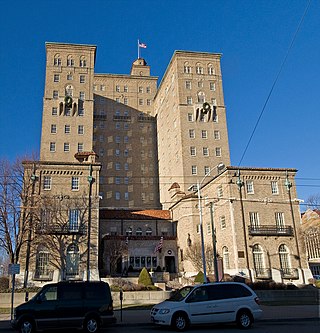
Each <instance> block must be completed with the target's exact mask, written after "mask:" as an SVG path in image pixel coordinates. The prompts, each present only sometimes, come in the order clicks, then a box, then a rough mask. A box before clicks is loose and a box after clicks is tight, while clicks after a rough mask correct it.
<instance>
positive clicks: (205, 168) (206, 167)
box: [204, 165, 210, 175]
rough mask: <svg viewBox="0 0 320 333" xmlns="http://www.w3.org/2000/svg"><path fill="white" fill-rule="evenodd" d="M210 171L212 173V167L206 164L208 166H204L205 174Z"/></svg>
mask: <svg viewBox="0 0 320 333" xmlns="http://www.w3.org/2000/svg"><path fill="white" fill-rule="evenodd" d="M209 173H210V167H209V166H207V165H206V166H205V167H204V174H205V175H208V174H209Z"/></svg>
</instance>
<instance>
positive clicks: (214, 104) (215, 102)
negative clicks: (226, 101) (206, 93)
mask: <svg viewBox="0 0 320 333" xmlns="http://www.w3.org/2000/svg"><path fill="white" fill-rule="evenodd" d="M211 103H212V105H213V106H217V100H216V98H211Z"/></svg>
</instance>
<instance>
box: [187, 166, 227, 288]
mask: <svg viewBox="0 0 320 333" xmlns="http://www.w3.org/2000/svg"><path fill="white" fill-rule="evenodd" d="M224 167H225V165H224V164H223V163H219V164H218V165H216V166H215V167H214V168H217V170H218V174H219V170H221V169H223V168H224ZM210 174H211V169H210V170H209V171H208V172H207V173H206V174H205V175H204V177H203V178H202V179H201V181H200V182H199V181H197V194H198V206H199V219H200V238H201V251H202V266H203V282H204V283H207V269H206V256H205V247H204V236H203V218H202V205H201V185H202V183H203V182H204V180H205V179H206V178H207V177H208V176H209V175H210ZM189 188H190V187H189ZM212 232H214V231H213V230H212ZM213 246H215V244H214V245H213ZM214 259H215V258H214Z"/></svg>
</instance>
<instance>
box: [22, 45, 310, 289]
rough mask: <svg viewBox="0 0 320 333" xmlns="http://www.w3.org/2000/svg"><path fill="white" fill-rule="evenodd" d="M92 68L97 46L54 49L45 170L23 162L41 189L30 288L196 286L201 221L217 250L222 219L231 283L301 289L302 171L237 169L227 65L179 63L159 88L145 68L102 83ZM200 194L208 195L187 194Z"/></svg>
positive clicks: (185, 59) (137, 64)
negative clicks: (183, 280)
mask: <svg viewBox="0 0 320 333" xmlns="http://www.w3.org/2000/svg"><path fill="white" fill-rule="evenodd" d="M95 56H96V46H94V45H79V44H63V43H46V79H45V89H44V101H43V117H42V134H41V151H40V161H37V162H26V163H25V171H26V179H31V178H32V179H33V181H32V182H33V183H32V198H33V199H32V200H31V201H32V202H33V203H32V205H31V209H32V214H31V216H32V218H31V219H30V220H29V223H30V224H31V226H32V230H33V232H32V233H31V234H30V235H29V236H30V237H29V241H30V242H27V244H29V246H26V248H25V249H24V251H23V253H24V254H25V255H24V257H25V258H24V259H25V260H23V261H24V262H23V263H22V270H24V271H25V273H24V278H25V280H29V281H33V283H36V282H37V281H50V280H60V279H96V278H98V277H99V275H100V277H101V276H104V275H106V274H124V273H127V272H128V271H138V270H139V269H140V268H141V267H143V266H146V267H147V268H150V269H152V270H154V269H155V270H158V271H162V272H166V273H168V274H171V278H172V277H174V276H177V274H180V273H182V272H184V273H183V274H185V275H192V274H194V273H195V272H196V271H197V270H196V268H195V265H194V264H193V263H192V262H191V261H190V260H189V262H188V260H186V258H185V255H186V252H187V251H188V248H189V249H190V248H191V247H192V244H195V242H196V241H197V240H199V234H198V232H199V220H200V219H201V222H202V221H203V223H200V224H201V227H203V228H204V229H205V232H204V245H205V246H209V247H210V246H211V248H213V247H212V244H213V243H212V235H213V233H212V230H213V229H212V226H209V220H210V219H209V217H210V216H212V215H213V216H214V219H215V220H216V221H219V225H220V226H223V225H225V228H222V227H221V228H220V229H218V228H217V234H216V240H217V242H216V245H217V249H218V254H219V255H220V257H221V258H222V262H223V269H224V271H225V272H228V273H230V274H238V273H243V274H247V275H248V276H249V277H250V278H251V279H252V280H253V279H266V278H267V279H271V278H272V279H275V280H277V281H278V280H279V281H283V280H286V281H291V280H295V281H298V282H299V283H303V281H304V280H305V278H306V277H305V276H306V274H308V273H307V272H306V269H307V267H306V259H305V253H304V250H303V247H301V246H302V245H301V240H300V236H299V230H298V229H299V224H300V214H299V206H298V204H297V202H296V199H295V198H296V194H295V185H294V176H295V173H296V170H294V169H288V170H285V169H266V168H234V167H231V166H230V152H229V143H228V133H227V121H226V110H225V104H224V98H223V89H222V74H221V66H220V59H221V55H220V54H217V53H205V52H190V51H176V52H175V53H174V55H173V56H172V59H171V60H170V63H169V65H168V68H167V70H166V72H165V74H164V76H163V78H162V80H161V83H160V84H159V87H157V80H158V78H157V77H154V76H151V75H150V67H149V66H148V65H147V62H146V61H145V60H144V59H142V58H138V59H136V60H135V61H134V62H133V63H132V67H131V70H130V74H128V75H125V74H97V73H95V71H94V66H95ZM239 173H241V174H240V176H239ZM236 174H238V178H237V176H236ZM200 179H202V180H201V181H200ZM205 179H206V180H207V182H206V183H203V182H204V180H205ZM237 179H238V182H239V181H240V179H241V186H240V185H239V186H238V188H240V190H241V191H239V189H238V188H237V185H236V181H237ZM283 181H287V185H288V184H289V183H290V184H291V185H290V186H289V185H288V188H289V190H288V191H289V192H286V191H285V187H284V185H283ZM239 184H240V183H239ZM198 187H199V189H200V190H201V192H202V195H203V196H201V197H200V195H199V196H195V195H194V193H197V192H194V193H193V194H192V193H190V192H188V189H191V190H193V191H196V189H197V188H198ZM277 190H278V191H279V192H276V191H277ZM250 191H251V192H250ZM270 191H271V192H270ZM212 193H214V194H212ZM291 193H293V194H291ZM198 194H200V191H199V193H198ZM289 194H290V196H291V197H290V196H289V197H288V195H289ZM206 198H211V199H214V200H213V201H210V202H212V210H214V213H212V214H211V215H210V214H209V213H208V209H206V208H203V210H202V203H203V201H206V200H207V199H206ZM199 203H200V206H199ZM220 206H221V207H220ZM199 208H201V209H199ZM29 209H30V207H29ZM215 214H216V216H215ZM210 221H211V220H210ZM210 223H211V222H210ZM216 223H218V222H216ZM210 228H211V229H210ZM275 249H276V252H274V250H275ZM300 249H301V250H300ZM284 258H286V259H284ZM211 262H212V260H211ZM210 270H211V271H212V268H211V266H210V265H209V263H208V271H210ZM29 272H30V274H29ZM26 277H27V278H26Z"/></svg>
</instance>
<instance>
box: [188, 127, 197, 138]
mask: <svg viewBox="0 0 320 333" xmlns="http://www.w3.org/2000/svg"><path fill="white" fill-rule="evenodd" d="M195 137H196V132H195V130H194V129H189V138H190V139H194V138H195Z"/></svg>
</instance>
